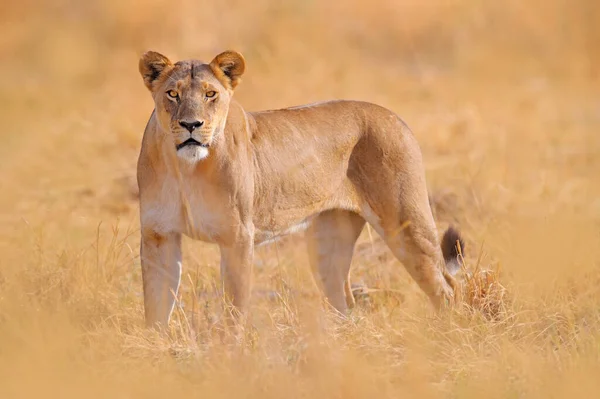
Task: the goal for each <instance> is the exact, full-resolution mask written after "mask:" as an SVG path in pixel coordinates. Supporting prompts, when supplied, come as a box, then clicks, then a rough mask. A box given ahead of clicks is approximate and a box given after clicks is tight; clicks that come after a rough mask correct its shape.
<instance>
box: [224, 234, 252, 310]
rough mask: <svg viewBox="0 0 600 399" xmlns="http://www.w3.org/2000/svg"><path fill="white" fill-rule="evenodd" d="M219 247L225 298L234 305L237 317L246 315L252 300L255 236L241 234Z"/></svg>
mask: <svg viewBox="0 0 600 399" xmlns="http://www.w3.org/2000/svg"><path fill="white" fill-rule="evenodd" d="M219 247H220V250H221V278H222V280H223V289H224V294H225V300H226V302H227V303H230V304H231V305H233V313H234V314H233V315H232V316H234V318H236V319H237V318H239V317H241V316H244V315H245V313H246V310H247V307H248V302H249V301H250V292H251V289H252V263H253V257H254V238H253V237H252V235H251V234H240V235H238V238H237V239H236V240H235V241H234V242H233V243H231V244H227V245H220V246H219Z"/></svg>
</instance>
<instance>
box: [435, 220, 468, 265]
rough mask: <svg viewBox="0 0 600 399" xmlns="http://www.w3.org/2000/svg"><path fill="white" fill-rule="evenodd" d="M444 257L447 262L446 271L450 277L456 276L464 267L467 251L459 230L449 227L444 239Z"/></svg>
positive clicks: (442, 245) (442, 244)
mask: <svg viewBox="0 0 600 399" xmlns="http://www.w3.org/2000/svg"><path fill="white" fill-rule="evenodd" d="M441 247H442V255H444V261H445V262H446V270H447V271H448V273H449V274H450V275H454V274H456V273H457V272H458V271H459V270H460V268H461V266H462V256H463V255H464V251H465V243H464V241H463V239H462V237H461V236H460V233H459V232H458V230H456V229H455V228H454V227H452V226H450V227H448V230H446V232H445V233H444V236H443V237H442V243H441Z"/></svg>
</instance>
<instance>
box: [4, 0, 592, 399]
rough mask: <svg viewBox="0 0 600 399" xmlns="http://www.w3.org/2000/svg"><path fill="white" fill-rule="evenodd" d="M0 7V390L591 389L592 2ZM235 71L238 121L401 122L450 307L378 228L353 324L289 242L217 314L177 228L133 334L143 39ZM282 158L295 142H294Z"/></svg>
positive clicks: (311, 394)
mask: <svg viewBox="0 0 600 399" xmlns="http://www.w3.org/2000/svg"><path fill="white" fill-rule="evenodd" d="M4 3H6V4H2V6H0V23H1V24H0V33H1V34H0V52H1V54H2V56H1V62H0V121H1V122H2V129H1V130H0V138H1V139H2V140H1V143H2V144H1V145H0V190H1V191H0V398H29V397H57V398H138V397H139V398H155V397H156V398H164V397H173V398H175V397H186V398H187V397H199V398H200V397H201V398H207V397H209V398H233V397H245V398H283V397H285V398H388V397H389V398H398V397H410V398H413V397H415V398H523V397H527V398H571V397H584V398H594V397H600V379H599V376H600V25H599V24H598V22H599V21H600V3H598V2H597V1H593V0H574V1H566V0H549V1H541V0H530V1H527V2H524V1H517V0H507V1H504V2H492V1H471V0H447V1H441V0H429V1H414V0H407V1H405V0H402V1H392V0H373V1H369V2H365V1H359V0H348V1H343V2H342V1H339V2H336V1H332V2H317V1H314V0H308V1H299V0H289V1H274V0H256V1H253V2H244V1H240V0H222V1H218V2H215V1H211V2H209V1H191V0H181V1H178V0H173V1H165V0H149V1H146V2H143V3H141V2H133V1H129V0H105V1H100V0H88V1H85V2H84V1H74V0H48V1H41V0H38V1H35V0H22V1H19V2H4ZM148 49H153V50H156V51H160V52H162V53H164V54H166V55H168V56H170V57H171V58H173V59H185V58H198V59H201V60H205V61H210V59H212V57H213V56H214V55H216V54H218V53H219V52H221V51H223V50H225V49H234V50H237V51H240V52H242V53H243V54H244V56H245V58H246V62H247V69H246V74H245V76H244V78H243V82H242V83H241V85H240V86H239V88H238V89H237V91H236V94H235V96H236V97H237V100H238V101H239V102H241V104H242V105H244V106H245V108H246V109H247V110H260V109H268V108H281V107H285V106H292V105H298V104H303V103H308V102H313V101H319V100H327V99H335V98H345V99H358V100H366V101H372V102H376V103H378V104H380V105H383V106H386V107H388V108H390V109H392V110H394V111H395V112H397V113H398V114H399V115H400V116H401V117H402V118H403V119H404V120H405V121H406V122H407V123H408V125H409V126H410V127H411V128H412V130H413V132H414V134H415V135H416V136H417V138H418V140H419V142H420V145H421V149H422V151H423V154H424V158H425V164H426V174H427V180H428V185H429V190H430V193H431V202H432V205H433V208H434V211H435V216H436V221H437V222H438V226H439V228H440V229H445V228H446V227H447V226H448V225H450V224H452V225H455V226H457V227H458V228H459V229H460V230H461V231H462V232H463V233H464V235H465V238H466V252H465V269H466V272H468V273H467V274H466V276H465V277H464V282H465V283H464V290H463V291H464V292H463V294H464V295H463V299H464V305H462V306H457V307H456V309H453V310H451V311H447V312H444V313H442V314H435V312H434V311H433V309H432V308H431V306H430V304H429V301H428V300H427V298H426V297H425V295H424V294H423V293H422V292H421V291H420V290H419V289H418V287H417V285H416V284H415V283H414V282H413V281H412V280H411V279H410V277H409V275H408V274H407V273H406V272H405V270H404V269H403V267H402V265H401V264H400V263H399V262H398V261H397V260H395V258H394V257H393V256H392V254H391V253H390V252H389V251H388V249H387V248H386V247H385V245H384V244H383V243H382V242H381V240H380V239H379V237H378V236H377V235H376V233H375V232H374V231H370V230H369V229H365V230H364V232H363V235H362V236H361V238H360V240H359V243H358V245H357V247H356V251H355V258H354V262H353V267H352V272H351V275H352V281H353V282H355V283H357V284H359V285H363V286H366V287H368V294H367V295H366V296H361V297H359V298H358V299H359V301H358V303H359V304H358V306H357V308H355V309H354V310H353V311H352V312H351V314H350V316H349V318H348V319H341V318H339V317H338V316H336V315H334V314H330V313H329V312H327V311H326V310H325V308H324V307H323V306H322V304H321V302H320V299H319V296H318V292H317V289H316V286H315V284H314V282H313V280H312V277H311V275H310V270H309V267H308V263H307V259H306V250H305V246H304V240H303V237H302V236H301V235H298V236H291V237H288V238H286V239H284V240H282V241H279V242H277V243H275V244H271V245H268V246H264V247H260V248H259V249H258V250H257V253H256V260H255V272H254V281H255V283H254V287H255V288H254V294H253V303H252V307H251V316H250V321H251V323H250V325H249V327H248V328H247V330H246V331H245V339H244V341H243V342H241V343H239V344H237V345H232V344H231V343H230V342H228V341H227V340H226V339H225V340H224V339H223V337H224V335H226V334H223V332H222V330H221V327H220V325H221V324H220V317H221V308H222V306H221V302H220V298H219V296H218V290H217V287H218V284H219V276H218V273H219V272H218V270H219V267H218V265H219V254H218V249H217V248H216V247H215V246H211V245H208V244H203V243H198V242H193V241H190V240H185V241H184V253H185V257H184V273H183V282H182V287H181V291H180V298H179V301H178V303H177V308H176V311H175V313H174V317H173V321H172V324H171V329H170V335H169V337H164V336H158V335H156V334H154V333H152V332H149V331H146V330H144V329H143V328H142V325H143V303H142V295H141V294H142V285H141V269H140V262H139V219H138V211H139V208H138V203H137V186H136V181H135V163H136V161H137V155H138V152H139V148H140V143H141V138H142V133H143V130H144V126H145V124H146V121H147V119H148V117H149V115H150V113H151V111H152V107H153V102H152V99H151V97H150V94H149V93H148V91H147V90H146V88H145V87H144V85H143V83H142V79H141V77H140V76H139V73H138V69H137V63H138V58H139V56H140V55H141V54H142V52H143V51H145V50H148ZM292 155H293V154H292Z"/></svg>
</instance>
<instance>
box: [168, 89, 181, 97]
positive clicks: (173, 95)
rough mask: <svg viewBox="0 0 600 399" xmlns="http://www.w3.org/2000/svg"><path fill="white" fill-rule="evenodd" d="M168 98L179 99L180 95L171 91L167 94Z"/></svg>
mask: <svg viewBox="0 0 600 399" xmlns="http://www.w3.org/2000/svg"><path fill="white" fill-rule="evenodd" d="M167 96H169V97H171V98H177V97H179V93H177V92H176V91H175V90H169V91H168V92H167Z"/></svg>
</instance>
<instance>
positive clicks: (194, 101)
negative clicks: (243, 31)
mask: <svg viewBox="0 0 600 399" xmlns="http://www.w3.org/2000/svg"><path fill="white" fill-rule="evenodd" d="M139 69H140V73H141V75H142V77H143V79H144V84H145V85H146V87H147V88H148V89H149V90H150V92H151V93H152V97H153V98H154V103H155V110H156V117H157V120H158V123H159V125H160V127H161V129H162V130H163V131H164V132H165V133H166V134H167V135H168V136H169V137H170V138H171V139H172V140H173V147H174V148H175V150H176V151H177V155H178V156H179V157H180V158H181V159H183V160H185V161H188V162H192V163H193V162H197V161H199V160H201V159H204V158H206V157H207V156H208V155H209V153H210V146H211V144H213V142H214V141H215V140H218V137H219V135H220V134H221V133H222V132H223V129H224V128H225V122H226V119H227V112H228V110H229V103H230V101H231V96H232V95H233V90H234V89H235V87H236V86H237V85H238V83H239V82H240V77H241V75H242V74H243V73H244V69H245V62H244V58H243V57H242V55H241V54H239V53H237V52H234V51H226V52H224V53H221V54H219V55H218V56H216V57H215V58H214V59H213V60H212V61H211V63H210V64H204V63H202V62H200V61H196V60H187V61H180V62H177V63H175V64H174V63H172V62H171V60H169V59H168V58H167V57H165V56H164V55H162V54H159V53H156V52H154V51H148V52H146V53H145V54H144V55H143V56H142V58H141V59H140V63H139Z"/></svg>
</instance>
